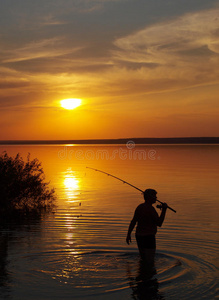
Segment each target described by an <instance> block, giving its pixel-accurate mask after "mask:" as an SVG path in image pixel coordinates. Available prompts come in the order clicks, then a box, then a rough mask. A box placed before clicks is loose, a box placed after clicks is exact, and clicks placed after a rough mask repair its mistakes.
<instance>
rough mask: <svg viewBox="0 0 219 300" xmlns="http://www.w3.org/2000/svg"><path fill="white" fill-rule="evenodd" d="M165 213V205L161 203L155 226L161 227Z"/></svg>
mask: <svg viewBox="0 0 219 300" xmlns="http://www.w3.org/2000/svg"><path fill="white" fill-rule="evenodd" d="M166 211H167V204H166V203H163V204H162V208H161V214H160V216H159V217H158V220H157V226H159V227H161V226H162V224H163V221H164V219H165V216H166Z"/></svg>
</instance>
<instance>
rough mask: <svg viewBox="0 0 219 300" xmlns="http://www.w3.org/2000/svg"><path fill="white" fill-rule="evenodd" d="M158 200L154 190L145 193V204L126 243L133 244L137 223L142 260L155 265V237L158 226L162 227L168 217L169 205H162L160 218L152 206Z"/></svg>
mask: <svg viewBox="0 0 219 300" xmlns="http://www.w3.org/2000/svg"><path fill="white" fill-rule="evenodd" d="M156 199H157V192H156V191H155V190H153V189H147V190H145V191H144V200H145V202H144V203H142V204H140V205H139V206H138V207H137V208H136V210H135V213H134V217H133V219H132V220H131V222H130V225H129V229H128V233H127V237H126V242H127V244H128V245H129V243H130V242H131V233H132V230H133V229H134V227H135V225H136V223H137V228H136V235H135V236H136V241H137V244H138V249H139V253H140V256H141V258H142V260H144V261H145V262H147V263H149V264H153V263H154V256H155V251H156V240H155V235H156V233H157V226H159V227H161V226H162V224H163V221H164V218H165V215H166V210H167V204H166V203H163V204H162V211H161V214H160V216H159V215H158V213H157V211H156V210H155V208H154V207H153V206H152V205H153V204H154V203H155V202H156Z"/></svg>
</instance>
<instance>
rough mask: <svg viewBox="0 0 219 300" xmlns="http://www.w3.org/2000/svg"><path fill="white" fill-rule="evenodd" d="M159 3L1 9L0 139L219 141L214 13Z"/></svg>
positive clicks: (209, 7) (217, 10) (208, 7)
mask: <svg viewBox="0 0 219 300" xmlns="http://www.w3.org/2000/svg"><path fill="white" fill-rule="evenodd" d="M41 2H42V3H41ZM164 2H165V1H163V0H162V1H161V0H158V1H157V6H156V5H155V4H152V3H151V1H149V0H144V1H143V0H140V1H139V2H138V6H136V5H135V6H133V1H131V0H105V1H96V0H90V1H85V0H77V1H75V3H74V4H73V3H70V2H69V1H67V0H64V1H63V2H62V6H59V5H60V4H59V1H57V0H53V1H49V0H48V1H46V3H47V4H48V5H45V1H44V2H43V1H42V0H39V1H38V2H37V4H36V2H35V1H32V0H30V1H29V2H28V4H25V5H24V3H26V2H25V0H20V1H19V3H17V2H16V3H15V5H14V7H13V8H12V6H10V5H9V3H8V4H7V3H5V4H4V5H3V9H1V14H2V18H0V19H1V21H0V25H1V26H0V28H1V29H0V42H1V65H0V74H1V76H0V128H1V130H0V139H1V140H5V139H84V138H122V137H173V136H218V135H219V132H218V128H219V126H218V111H219V109H218V95H219V84H218V83H219V68H218V65H219V63H218V60H219V59H218V58H219V39H218V32H219V31H218V30H219V29H218V23H219V18H218V15H219V7H218V6H217V5H216V1H213V0H210V1H208V3H206V1H202V0H200V1H199V4H197V1H195V0H191V1H189V2H188V3H189V5H187V6H186V5H183V4H182V1H181V0H176V1H175V2H174V3H172V4H170V3H169V2H168V3H167V2H166V3H164ZM185 2H186V3H187V0H186V1H184V4H186V3H185ZM22 4H23V5H22ZM30 12H31V13H30ZM65 98H80V99H82V105H81V106H80V107H78V108H76V109H74V110H72V111H68V110H65V109H63V108H61V106H60V100H61V99H65Z"/></svg>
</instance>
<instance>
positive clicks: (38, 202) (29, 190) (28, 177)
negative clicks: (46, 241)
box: [0, 152, 55, 216]
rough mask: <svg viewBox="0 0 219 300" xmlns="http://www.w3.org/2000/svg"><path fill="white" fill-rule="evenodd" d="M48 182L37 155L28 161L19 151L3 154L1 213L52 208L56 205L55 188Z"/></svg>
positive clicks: (0, 181)
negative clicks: (25, 160) (11, 155)
mask: <svg viewBox="0 0 219 300" xmlns="http://www.w3.org/2000/svg"><path fill="white" fill-rule="evenodd" d="M48 185H49V183H48V182H45V175H44V171H43V169H42V167H41V163H40V162H39V161H38V159H37V158H35V159H33V160H30V154H28V156H27V162H24V160H23V158H22V157H21V156H20V154H19V153H18V154H17V155H16V156H15V157H10V156H8V154H7V153H6V152H3V153H2V154H1V155H0V212H1V213H3V214H5V215H7V214H10V215H13V214H18V215H22V216H27V215H30V214H41V213H42V212H49V211H52V210H53V209H54V207H55V204H54V201H55V194H54V189H49V187H48Z"/></svg>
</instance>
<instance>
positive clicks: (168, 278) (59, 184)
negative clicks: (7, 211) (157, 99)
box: [0, 143, 219, 300]
mask: <svg viewBox="0 0 219 300" xmlns="http://www.w3.org/2000/svg"><path fill="white" fill-rule="evenodd" d="M4 150H7V151H8V153H9V154H16V153H17V152H20V153H21V154H22V156H23V157H26V155H27V153H28V152H30V153H31V157H32V158H35V157H37V158H38V159H39V160H40V161H41V162H42V166H43V169H44V171H45V174H46V178H47V180H48V181H50V182H51V186H54V187H55V188H56V191H57V197H58V200H57V205H58V208H57V212H56V213H55V214H54V215H50V216H45V217H44V218H43V219H42V220H41V221H34V220H32V221H31V222H29V224H27V223H26V224H18V223H16V222H15V223H14V224H13V223H12V224H10V225H9V224H7V225H6V226H2V227H1V228H0V252H1V258H0V299H13V300H18V299H19V300H20V299H22V300H26V299H28V300H29V299H33V300H44V299H45V300H47V299H60V300H62V299H115V300H116V299H167V300H168V299H217V291H218V290H217V283H218V271H217V267H218V265H217V263H218V182H219V181H218V166H219V155H218V154H219V147H218V146H216V145H203V146H202V145H183V146H180V145H177V146H176V145H168V146H167V145H166V146H165V145H159V146H158V145H154V146H153V145H151V146H150V145H147V146H135V147H134V145H132V144H131V143H130V144H129V145H127V146H121V145H120V146H98V147H96V146H76V145H75V146H68V147H65V146H55V145H53V146H46V145H44V146H0V152H1V151H4ZM86 166H89V167H94V168H97V169H102V170H104V171H106V172H109V173H112V174H114V175H115V176H118V177H121V178H123V179H124V180H126V181H128V182H130V183H132V184H134V185H136V186H137V187H139V188H141V189H145V188H148V187H151V188H155V189H156V190H157V191H158V199H159V200H161V201H164V202H167V203H168V204H169V205H170V206H172V207H173V208H174V209H176V210H177V213H176V214H175V213H173V212H172V211H168V212H167V216H166V220H165V222H164V224H163V227H162V228H160V229H159V231H158V234H157V254H156V262H155V269H154V270H153V271H150V272H149V271H148V270H145V268H144V267H142V266H141V264H140V261H139V256H138V251H137V246H136V243H135V240H134V234H133V243H132V244H131V245H130V246H128V245H126V243H125V237H126V232H127V228H128V225H129V221H130V219H131V218H132V215H133V212H134V209H135V207H136V206H137V205H138V204H139V203H141V202H142V196H141V194H140V193H139V192H138V191H137V190H135V189H133V188H131V187H129V186H127V185H124V184H122V183H121V182H119V181H117V180H115V179H113V178H111V177H108V176H106V175H103V174H101V173H98V172H94V171H92V170H88V169H86Z"/></svg>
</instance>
